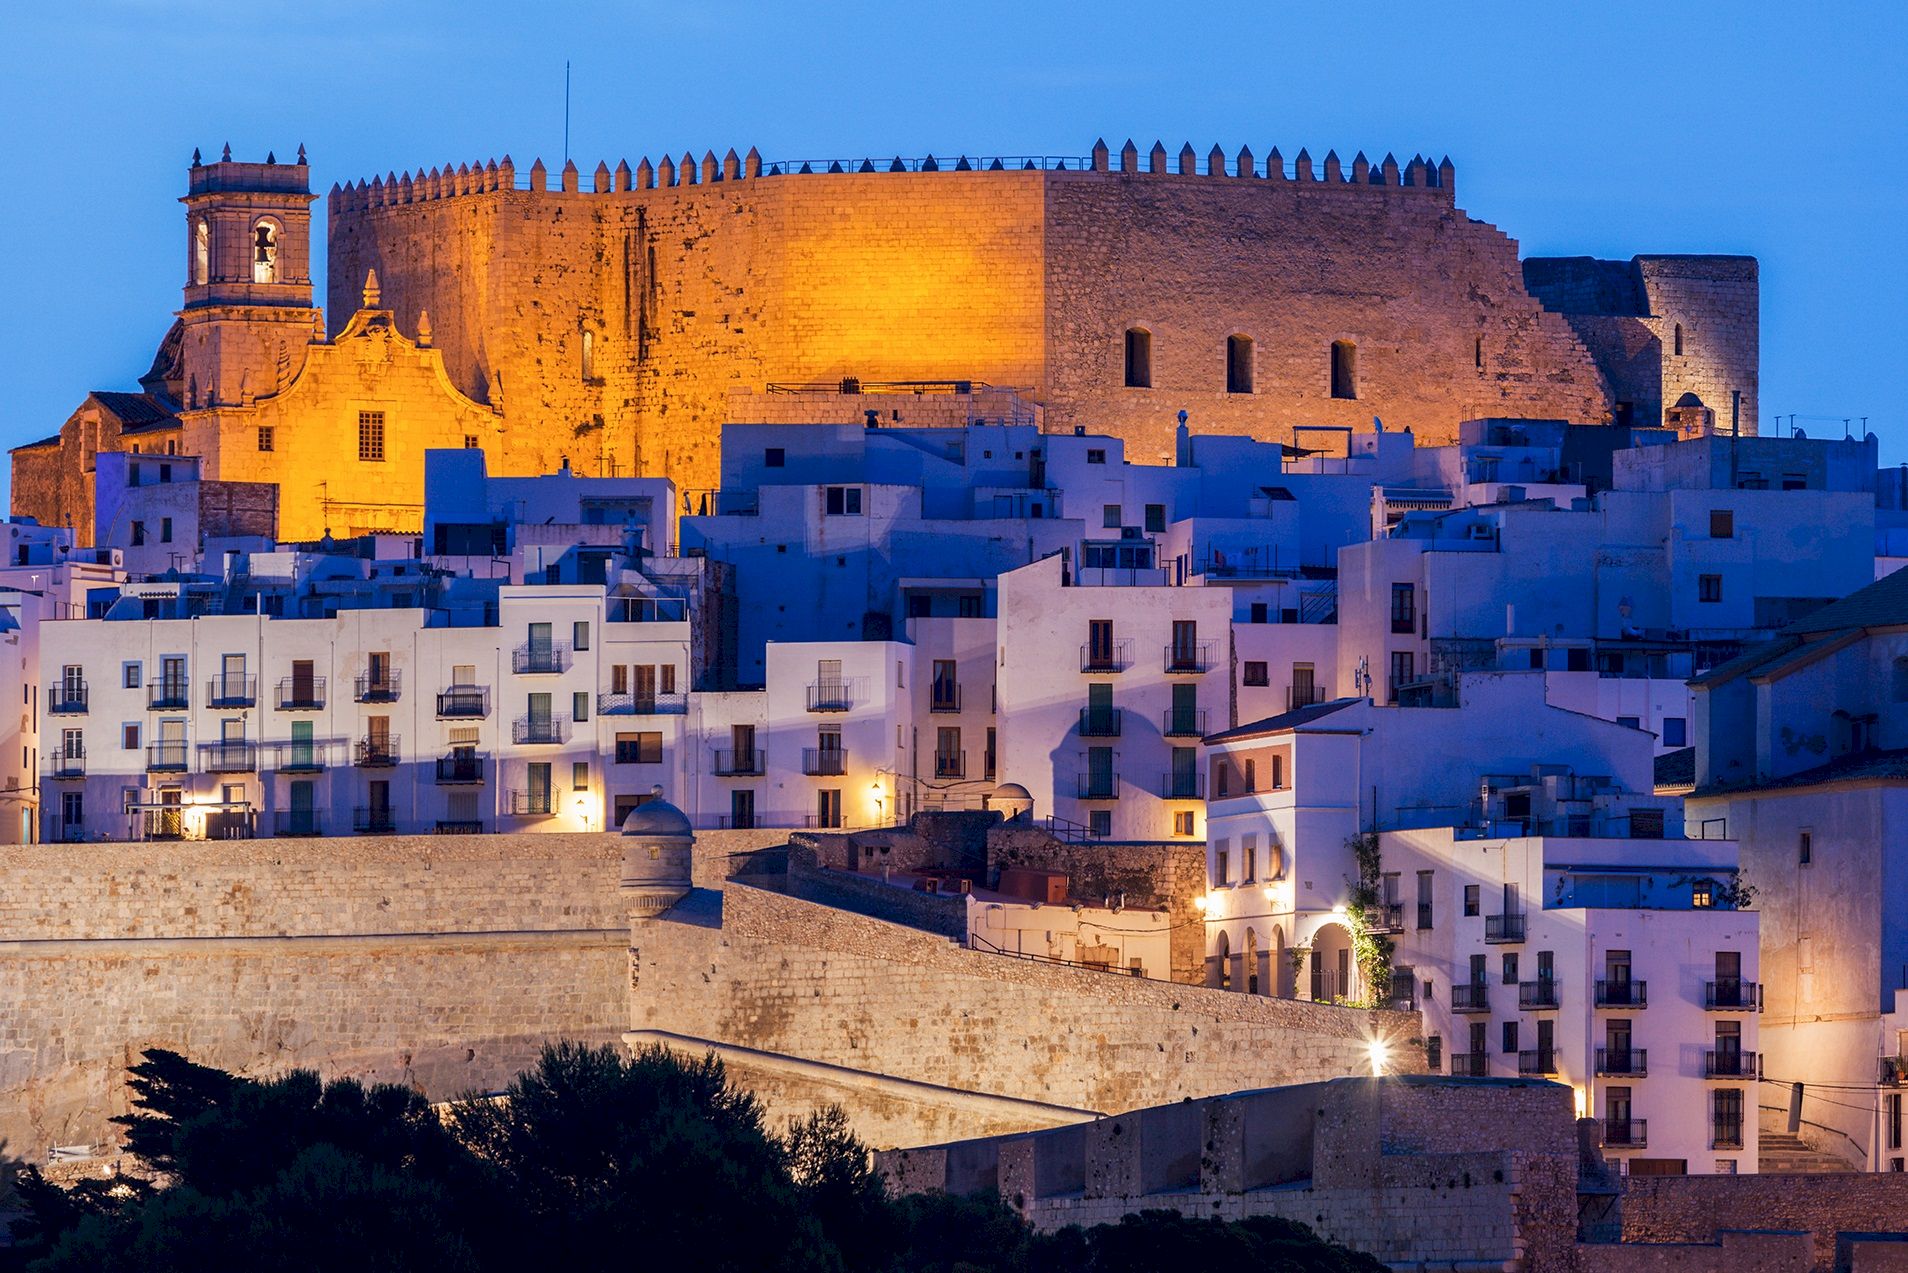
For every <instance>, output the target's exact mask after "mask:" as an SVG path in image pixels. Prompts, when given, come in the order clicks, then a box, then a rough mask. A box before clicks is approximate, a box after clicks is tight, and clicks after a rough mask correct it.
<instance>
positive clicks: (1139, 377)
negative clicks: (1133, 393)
mask: <svg viewBox="0 0 1908 1273" xmlns="http://www.w3.org/2000/svg"><path fill="white" fill-rule="evenodd" d="M1126 387H1127V388H1128V389H1151V388H1152V387H1153V333H1151V332H1149V331H1147V330H1146V329H1145V328H1142V327H1129V328H1127V330H1126Z"/></svg>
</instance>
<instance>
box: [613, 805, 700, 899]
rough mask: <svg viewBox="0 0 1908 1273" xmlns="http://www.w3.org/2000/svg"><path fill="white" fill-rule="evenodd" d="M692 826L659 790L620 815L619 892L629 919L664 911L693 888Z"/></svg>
mask: <svg viewBox="0 0 1908 1273" xmlns="http://www.w3.org/2000/svg"><path fill="white" fill-rule="evenodd" d="M695 843H696V835H695V831H694V830H693V829H692V828H691V827H690V825H689V819H688V818H686V817H684V816H683V812H682V810H680V809H678V808H676V806H675V805H673V804H670V803H669V802H668V801H667V800H664V799H662V798H661V797H660V794H659V795H658V798H657V799H654V800H651V801H649V802H648V803H646V804H641V805H638V806H637V807H636V808H634V809H632V810H630V813H629V816H628V817H626V818H624V819H623V895H624V897H626V898H627V899H628V900H629V913H630V917H631V918H632V919H648V918H651V917H654V916H656V915H660V914H662V913H663V912H664V911H666V910H668V909H669V908H670V907H671V906H674V905H675V904H676V903H677V902H679V901H681V900H682V899H683V897H685V896H686V895H687V894H688V892H689V889H690V887H691V884H690V860H691V853H692V851H693V850H694V848H695Z"/></svg>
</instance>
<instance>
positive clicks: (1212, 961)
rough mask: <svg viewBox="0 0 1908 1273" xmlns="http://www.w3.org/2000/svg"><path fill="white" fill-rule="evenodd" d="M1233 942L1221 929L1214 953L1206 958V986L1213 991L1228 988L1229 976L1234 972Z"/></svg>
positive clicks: (1216, 939)
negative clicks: (1232, 968) (1231, 965)
mask: <svg viewBox="0 0 1908 1273" xmlns="http://www.w3.org/2000/svg"><path fill="white" fill-rule="evenodd" d="M1231 962H1232V940H1231V939H1230V938H1229V937H1227V936H1226V930H1225V929H1223V928H1222V929H1220V930H1219V935H1218V937H1216V938H1214V939H1213V943H1212V953H1211V954H1209V955H1207V956H1206V985H1207V986H1208V987H1209V988H1211V989H1213V990H1224V989H1225V988H1226V978H1227V974H1228V973H1230V972H1231V971H1232V970H1231V968H1230V966H1229V965H1230V964H1231Z"/></svg>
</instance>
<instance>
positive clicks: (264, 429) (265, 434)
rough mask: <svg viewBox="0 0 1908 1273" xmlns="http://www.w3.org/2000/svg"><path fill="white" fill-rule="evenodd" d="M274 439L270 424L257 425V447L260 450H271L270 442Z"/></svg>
mask: <svg viewBox="0 0 1908 1273" xmlns="http://www.w3.org/2000/svg"><path fill="white" fill-rule="evenodd" d="M274 441H276V438H275V437H274V435H273V433H272V426H271V425H269V424H261V425H259V426H258V449H259V450H261V451H269V450H272V449H273V448H272V443H273V442H274Z"/></svg>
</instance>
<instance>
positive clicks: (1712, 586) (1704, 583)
mask: <svg viewBox="0 0 1908 1273" xmlns="http://www.w3.org/2000/svg"><path fill="white" fill-rule="evenodd" d="M1696 600H1698V601H1721V600H1722V576H1721V575H1698V576H1696Z"/></svg>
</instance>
